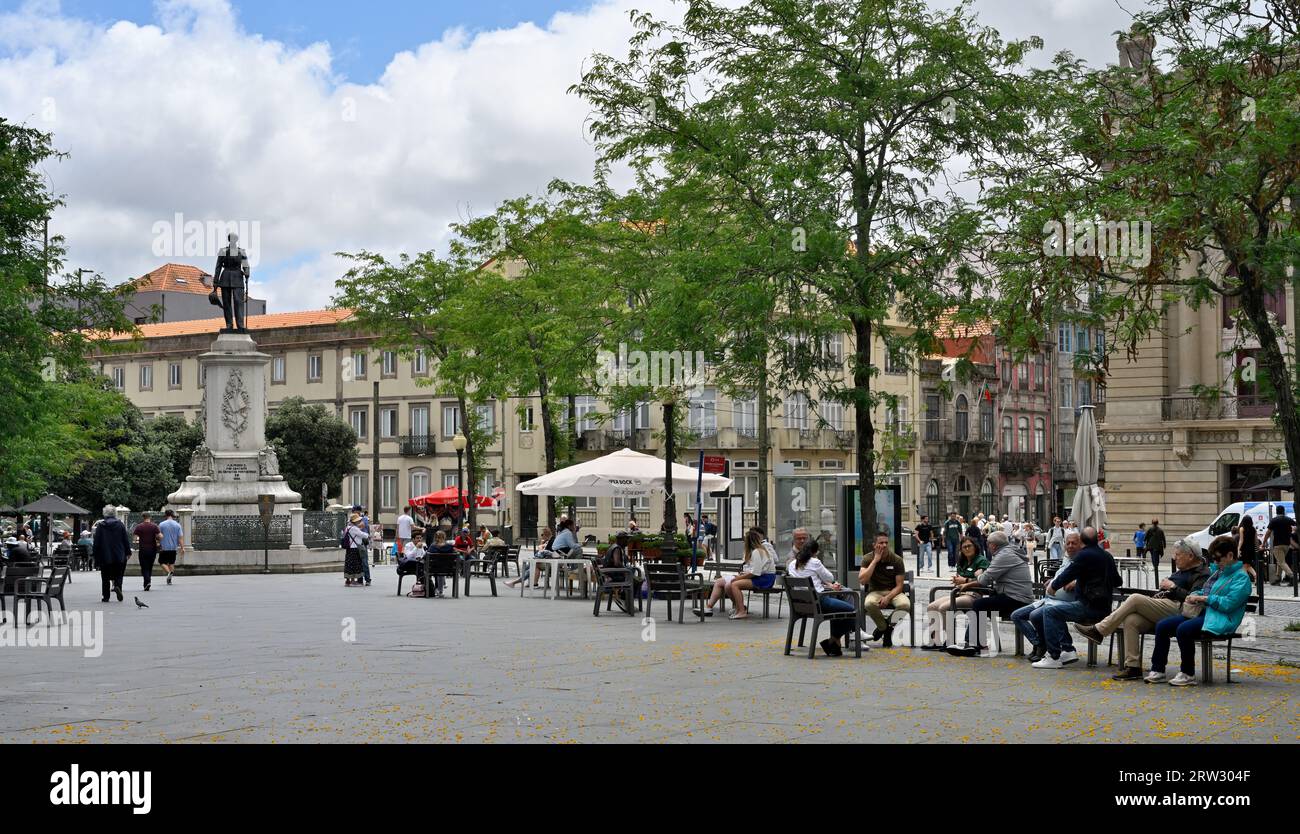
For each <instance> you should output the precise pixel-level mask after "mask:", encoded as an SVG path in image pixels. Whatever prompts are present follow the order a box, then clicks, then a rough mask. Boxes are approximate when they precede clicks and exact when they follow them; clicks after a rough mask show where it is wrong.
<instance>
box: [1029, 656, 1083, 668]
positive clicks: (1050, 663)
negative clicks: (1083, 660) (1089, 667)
mask: <svg viewBox="0 0 1300 834" xmlns="http://www.w3.org/2000/svg"><path fill="white" fill-rule="evenodd" d="M1075 660H1078V658H1075ZM1033 666H1034V668H1035V669H1064V668H1065V664H1064V663H1062V662H1061V660H1060V658H1057V657H1051V656H1050V655H1049V656H1048V657H1045V658H1043V659H1042V660H1036V661H1034V664H1033Z"/></svg>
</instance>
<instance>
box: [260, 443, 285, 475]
mask: <svg viewBox="0 0 1300 834" xmlns="http://www.w3.org/2000/svg"><path fill="white" fill-rule="evenodd" d="M257 474H258V475H259V476H265V475H279V474H280V457H279V455H277V454H276V453H275V449H274V448H273V447H271V446H263V447H262V450H261V451H260V452H258V453H257Z"/></svg>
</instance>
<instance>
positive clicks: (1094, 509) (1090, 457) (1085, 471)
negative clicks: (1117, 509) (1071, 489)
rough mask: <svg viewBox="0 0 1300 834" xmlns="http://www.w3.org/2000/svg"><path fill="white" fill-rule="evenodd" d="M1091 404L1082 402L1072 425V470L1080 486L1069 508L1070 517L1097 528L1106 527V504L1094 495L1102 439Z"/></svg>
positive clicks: (1099, 467) (1072, 519) (1080, 527)
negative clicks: (1082, 404) (1077, 416)
mask: <svg viewBox="0 0 1300 834" xmlns="http://www.w3.org/2000/svg"><path fill="white" fill-rule="evenodd" d="M1092 411H1093V408H1092V406H1090V405H1085V406H1083V407H1081V408H1080V409H1079V419H1078V421H1077V424H1076V426H1075V429H1074V471H1075V473H1076V474H1077V476H1078V479H1079V480H1078V483H1079V488H1078V489H1077V490H1075V493H1074V504H1073V505H1072V507H1071V508H1070V520H1071V521H1073V522H1075V523H1076V524H1078V525H1079V529H1083V528H1084V527H1089V526H1091V527H1096V528H1097V530H1098V532H1101V531H1103V530H1104V529H1105V528H1106V504H1105V501H1104V500H1099V499H1100V495H1097V496H1094V495H1093V490H1094V488H1095V489H1097V491H1098V492H1099V493H1100V488H1099V487H1097V475H1098V473H1099V471H1100V469H1101V441H1099V440H1098V439H1097V423H1096V422H1095V420H1094V418H1093V414H1092Z"/></svg>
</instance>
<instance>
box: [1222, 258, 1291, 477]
mask: <svg viewBox="0 0 1300 834" xmlns="http://www.w3.org/2000/svg"><path fill="white" fill-rule="evenodd" d="M1237 274H1238V275H1240V276H1241V281H1242V293H1241V310H1242V312H1243V313H1245V315H1246V320H1247V321H1248V322H1249V323H1250V329H1251V330H1253V331H1254V334H1253V335H1254V336H1255V338H1256V339H1258V340H1259V358H1260V366H1261V367H1262V368H1263V369H1264V370H1265V371H1266V372H1267V373H1268V378H1269V382H1270V383H1272V386H1273V392H1274V395H1275V396H1276V397H1277V422H1278V424H1279V425H1280V426H1281V428H1282V437H1283V442H1284V444H1285V447H1286V461H1287V466H1288V467H1289V468H1290V470H1291V474H1292V477H1295V475H1296V473H1297V472H1300V412H1297V411H1296V390H1295V389H1296V386H1295V381H1294V380H1293V379H1292V377H1291V373H1290V371H1289V370H1288V369H1287V366H1286V355H1285V354H1284V353H1283V352H1282V348H1281V345H1280V343H1279V339H1278V336H1279V335H1280V334H1278V333H1277V332H1276V331H1275V330H1274V328H1273V323H1272V322H1271V321H1269V318H1268V309H1267V308H1266V307H1265V306H1264V293H1263V290H1262V288H1261V287H1260V285H1259V281H1258V278H1257V277H1256V275H1255V273H1254V270H1253V269H1251V268H1250V267H1245V266H1239V267H1238V273H1237Z"/></svg>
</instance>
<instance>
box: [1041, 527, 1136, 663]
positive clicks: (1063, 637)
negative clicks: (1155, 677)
mask: <svg viewBox="0 0 1300 834" xmlns="http://www.w3.org/2000/svg"><path fill="white" fill-rule="evenodd" d="M1079 538H1080V539H1081V540H1082V542H1083V550H1080V551H1079V552H1078V553H1077V554H1075V556H1074V558H1073V559H1071V560H1070V564H1068V565H1066V566H1065V567H1063V568H1061V569H1060V570H1059V571H1058V572H1057V574H1056V576H1053V577H1052V580H1051V581H1050V582H1048V583H1047V587H1046V588H1044V591H1043V593H1044V595H1045V596H1051V595H1052V594H1053V593H1055V591H1056V589H1057V588H1064V587H1066V586H1067V585H1069V584H1070V583H1071V582H1073V583H1075V596H1076V598H1077V599H1076V601H1075V602H1057V603H1056V604H1054V605H1049V606H1046V607H1045V610H1044V611H1043V642H1044V643H1046V644H1047V656H1046V657H1044V658H1042V659H1041V660H1037V661H1035V662H1034V663H1033V664H1032V665H1033V668H1035V669H1061V668H1063V667H1064V666H1065V662H1064V661H1063V660H1062V659H1061V653H1062V651H1063V648H1062V647H1063V646H1064V645H1065V644H1066V643H1067V642H1068V640H1069V632H1068V631H1066V624H1067V623H1095V622H1098V621H1100V620H1103V619H1105V618H1106V615H1107V614H1109V613H1110V606H1111V594H1112V593H1114V591H1115V589H1116V588H1118V587H1119V586H1120V585H1122V584H1123V581H1124V580H1122V579H1120V576H1119V570H1118V569H1117V568H1116V567H1115V557H1114V556H1111V555H1110V553H1108V552H1106V551H1105V550H1103V549H1102V548H1101V544H1100V537H1099V536H1098V534H1097V528H1095V527H1084V528H1083V529H1082V530H1081V531H1079Z"/></svg>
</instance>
